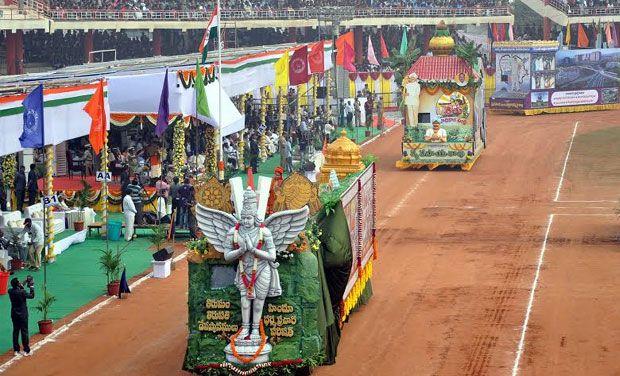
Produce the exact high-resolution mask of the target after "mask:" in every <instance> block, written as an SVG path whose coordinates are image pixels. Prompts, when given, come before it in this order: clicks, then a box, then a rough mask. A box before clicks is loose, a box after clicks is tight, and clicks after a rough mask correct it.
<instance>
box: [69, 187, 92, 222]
mask: <svg viewBox="0 0 620 376" xmlns="http://www.w3.org/2000/svg"><path fill="white" fill-rule="evenodd" d="M92 188H93V187H92V186H91V185H90V184H88V182H87V181H86V180H82V189H80V190H79V191H78V192H77V193H76V194H75V195H76V204H77V206H78V208H79V214H78V220H77V221H75V222H74V223H73V229H74V230H75V231H82V230H84V208H85V207H87V206H88V199H89V198H90V197H92V195H93V190H92Z"/></svg>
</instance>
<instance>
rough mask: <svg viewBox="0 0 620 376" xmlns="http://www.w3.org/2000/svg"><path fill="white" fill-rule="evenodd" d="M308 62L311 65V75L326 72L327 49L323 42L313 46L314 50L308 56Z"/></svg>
mask: <svg viewBox="0 0 620 376" xmlns="http://www.w3.org/2000/svg"><path fill="white" fill-rule="evenodd" d="M308 62H309V63H310V72H311V73H322V72H325V48H324V46H323V41H320V42H317V43H315V44H313V45H312V50H311V51H310V54H309V55H308Z"/></svg>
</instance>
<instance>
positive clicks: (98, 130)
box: [84, 80, 108, 154]
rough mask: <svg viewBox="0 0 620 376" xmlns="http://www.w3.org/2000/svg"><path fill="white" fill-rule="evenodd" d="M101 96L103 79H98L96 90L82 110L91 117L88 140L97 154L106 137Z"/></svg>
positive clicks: (105, 119)
mask: <svg viewBox="0 0 620 376" xmlns="http://www.w3.org/2000/svg"><path fill="white" fill-rule="evenodd" d="M103 96H104V92H103V80H99V84H98V85H97V90H95V93H94V94H93V96H92V97H90V100H89V101H88V103H86V106H84V111H86V113H87V114H88V116H90V118H91V119H92V120H91V123H90V133H89V135H88V140H89V141H90V145H91V146H92V147H93V151H94V152H95V154H99V152H100V151H101V149H103V146H104V145H105V142H106V139H107V138H108V120H107V117H106V113H105V103H104V99H103Z"/></svg>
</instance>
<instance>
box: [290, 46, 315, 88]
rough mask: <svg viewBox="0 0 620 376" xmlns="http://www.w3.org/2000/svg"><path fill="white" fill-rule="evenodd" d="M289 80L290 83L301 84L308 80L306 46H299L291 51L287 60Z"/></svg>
mask: <svg viewBox="0 0 620 376" xmlns="http://www.w3.org/2000/svg"><path fill="white" fill-rule="evenodd" d="M288 72H289V80H290V83H291V85H301V84H305V83H306V82H308V80H309V78H310V76H309V75H308V46H306V45H304V46H301V47H299V48H298V49H296V50H295V52H293V56H291V60H290V62H289V68H288Z"/></svg>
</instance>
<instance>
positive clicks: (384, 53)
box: [380, 35, 390, 59]
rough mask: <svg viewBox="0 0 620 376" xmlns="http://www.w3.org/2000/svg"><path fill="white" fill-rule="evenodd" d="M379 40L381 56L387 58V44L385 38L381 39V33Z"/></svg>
mask: <svg viewBox="0 0 620 376" xmlns="http://www.w3.org/2000/svg"><path fill="white" fill-rule="evenodd" d="M380 41H381V58H382V59H387V58H388V57H390V53H389V52H388V49H387V45H386V44H385V40H384V39H383V35H381V37H380Z"/></svg>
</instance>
